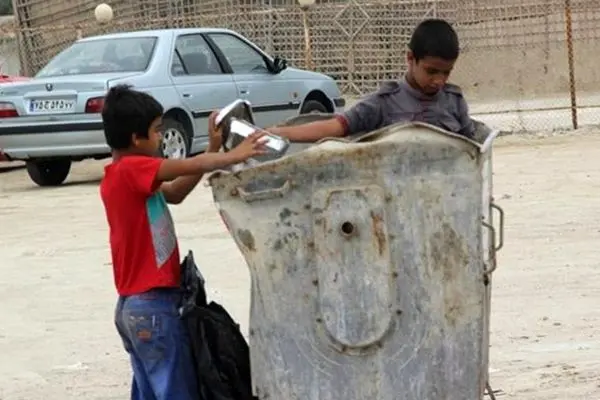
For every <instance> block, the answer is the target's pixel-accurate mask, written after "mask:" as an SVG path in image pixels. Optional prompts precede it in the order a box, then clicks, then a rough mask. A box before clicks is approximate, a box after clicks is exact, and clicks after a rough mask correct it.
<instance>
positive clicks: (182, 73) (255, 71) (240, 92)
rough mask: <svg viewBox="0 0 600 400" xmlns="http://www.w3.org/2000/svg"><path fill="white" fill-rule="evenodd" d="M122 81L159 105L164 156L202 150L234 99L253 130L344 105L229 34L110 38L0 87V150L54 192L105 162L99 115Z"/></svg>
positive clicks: (86, 42)
mask: <svg viewBox="0 0 600 400" xmlns="http://www.w3.org/2000/svg"><path fill="white" fill-rule="evenodd" d="M123 83H125V84H130V85H133V87H134V88H136V89H137V90H144V91H147V92H148V93H150V94H152V95H153V96H154V97H155V98H156V99H157V100H158V101H159V102H160V103H161V104H162V105H163V106H164V108H165V115H164V133H163V146H162V151H163V155H164V156H165V157H172V158H178V157H186V156H188V155H189V154H194V153H198V152H201V151H203V150H204V149H205V148H206V145H207V141H208V138H207V130H208V116H209V114H210V113H211V111H212V110H215V109H220V108H222V107H223V106H225V105H227V104H228V103H230V102H231V101H233V100H235V99H236V98H242V99H245V100H248V101H249V102H250V103H251V104H252V111H253V112H254V115H255V122H256V124H257V125H259V126H270V125H274V124H276V123H278V122H280V121H282V120H285V119H288V118H290V117H293V116H295V115H298V114H304V113H311V112H325V113H331V112H338V111H341V110H342V109H343V107H344V99H343V98H342V97H341V94H340V91H339V88H338V86H337V84H336V83H335V81H334V80H333V79H332V78H330V77H328V76H326V75H323V74H319V73H316V72H311V71H305V70H300V69H296V68H292V67H288V66H287V64H286V61H285V60H284V59H282V58H279V57H271V56H269V55H268V54H266V53H265V52H264V51H263V50H261V49H260V48H259V47H257V46H256V45H255V44H253V43H252V42H250V41H249V40H248V39H246V38H244V37H243V36H241V35H239V34H238V33H236V32H233V31H230V30H226V29H209V28H206V29H204V28H198V29H162V30H151V31H139V32H126V33H116V34H110V35H102V36H95V37H89V38H85V39H81V40H78V41H77V42H75V43H73V44H72V45H71V46H69V47H67V48H66V49H65V50H63V51H62V52H60V53H59V54H58V55H57V56H56V57H54V58H53V59H52V60H50V62H49V63H48V64H47V65H46V66H45V67H44V68H42V69H41V70H40V71H39V72H38V74H37V75H36V76H35V77H34V78H33V79H32V80H29V81H24V82H14V83H6V84H2V85H0V149H2V150H3V151H4V153H5V154H6V155H7V156H8V157H10V158H11V159H14V160H24V161H26V162H27V170H28V172H29V176H30V177H31V179H32V180H33V181H34V182H35V183H37V184H38V185H41V186H48V185H60V184H61V183H63V182H64V180H65V179H66V178H67V176H68V174H69V171H70V168H71V163H72V162H73V161H79V160H83V159H87V158H96V159H100V158H105V157H108V156H110V150H109V148H108V147H107V145H106V142H105V139H104V133H103V129H102V119H101V115H100V112H101V110H102V107H103V98H104V95H105V93H106V91H107V89H108V88H110V87H112V86H114V85H117V84H123Z"/></svg>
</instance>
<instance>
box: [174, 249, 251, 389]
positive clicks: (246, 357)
mask: <svg viewBox="0 0 600 400" xmlns="http://www.w3.org/2000/svg"><path fill="white" fill-rule="evenodd" d="M181 284H182V287H183V290H184V296H183V302H182V305H181V316H182V318H183V320H184V322H185V324H186V327H187V329H188V332H189V335H190V343H191V350H192V353H193V357H194V364H195V367H196V375H197V377H198V387H199V391H200V398H201V400H258V398H257V397H254V396H253V395H252V381H251V375H250V349H249V347H248V343H247V342H246V339H245V338H244V336H243V335H242V333H241V331H240V327H239V325H238V324H237V323H236V322H235V321H234V320H233V318H231V316H230V315H229V313H228V312H227V310H225V308H223V307H222V306H221V305H220V304H218V303H216V302H214V301H211V302H210V303H208V302H207V297H206V290H205V287H204V284H205V281H204V278H203V277H202V275H201V274H200V271H199V270H198V267H197V266H196V264H195V263H194V256H193V254H192V252H191V251H190V252H189V253H188V255H187V256H186V258H185V259H184V261H183V263H182V265H181Z"/></svg>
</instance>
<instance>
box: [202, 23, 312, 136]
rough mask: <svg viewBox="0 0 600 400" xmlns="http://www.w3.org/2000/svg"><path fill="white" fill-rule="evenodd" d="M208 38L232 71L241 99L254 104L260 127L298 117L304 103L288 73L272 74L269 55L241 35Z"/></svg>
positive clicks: (214, 35) (213, 35)
mask: <svg viewBox="0 0 600 400" xmlns="http://www.w3.org/2000/svg"><path fill="white" fill-rule="evenodd" d="M207 37H208V38H209V40H211V43H212V44H213V45H214V46H215V48H216V50H217V52H221V54H222V56H223V58H225V60H226V62H227V63H228V64H229V66H230V67H231V72H232V73H233V78H234V80H235V84H236V86H237V90H238V96H239V97H240V98H243V99H246V100H248V101H250V103H251V104H252V111H253V113H254V116H255V120H256V123H257V124H258V125H259V126H262V127H267V126H271V125H274V124H276V123H278V122H281V121H283V120H285V119H287V118H290V117H292V116H294V115H297V114H298V110H299V108H300V103H301V99H300V97H299V93H298V92H297V91H296V90H294V88H293V87H292V84H293V83H292V82H290V81H289V80H288V79H286V75H287V74H286V71H285V70H284V71H282V72H280V73H278V74H274V73H271V72H270V71H269V69H268V68H267V62H266V60H265V55H264V54H261V53H260V52H259V51H258V50H257V49H256V48H254V46H252V45H251V44H250V43H248V42H247V41H246V40H244V39H243V38H241V37H239V36H237V35H234V34H231V33H227V32H211V33H208V34H207Z"/></svg>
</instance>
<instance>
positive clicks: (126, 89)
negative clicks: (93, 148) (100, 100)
mask: <svg viewBox="0 0 600 400" xmlns="http://www.w3.org/2000/svg"><path fill="white" fill-rule="evenodd" d="M163 112H164V110H163V107H162V105H161V104H160V103H159V102H158V101H156V99H155V98H154V97H152V96H150V95H149V94H147V93H143V92H138V91H136V90H133V89H131V86H129V85H117V86H115V87H113V88H111V89H110V90H109V91H108V93H107V94H106V97H105V98H104V107H103V108H102V124H103V125H104V137H105V138H106V143H107V144H108V146H109V147H110V148H111V149H114V150H124V149H127V148H128V147H129V146H131V137H132V135H133V134H134V133H135V134H136V135H137V136H139V137H144V138H147V137H148V130H149V129H150V125H151V124H152V121H154V120H155V119H156V118H158V117H160V116H161V115H162V114H163Z"/></svg>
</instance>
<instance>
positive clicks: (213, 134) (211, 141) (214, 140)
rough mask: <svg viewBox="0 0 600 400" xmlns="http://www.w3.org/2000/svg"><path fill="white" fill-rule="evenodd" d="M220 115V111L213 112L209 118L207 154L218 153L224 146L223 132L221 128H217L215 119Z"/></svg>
mask: <svg viewBox="0 0 600 400" xmlns="http://www.w3.org/2000/svg"><path fill="white" fill-rule="evenodd" d="M218 114H219V112H218V111H213V112H212V113H211V114H210V116H209V117H208V148H207V152H209V153H217V152H219V150H221V146H223V131H222V129H221V128H217V127H216V124H215V118H217V115H218Z"/></svg>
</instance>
